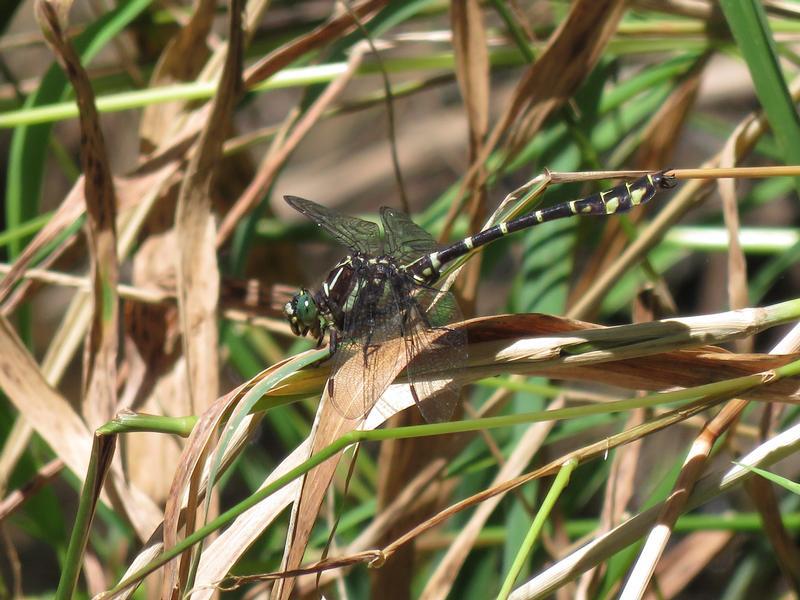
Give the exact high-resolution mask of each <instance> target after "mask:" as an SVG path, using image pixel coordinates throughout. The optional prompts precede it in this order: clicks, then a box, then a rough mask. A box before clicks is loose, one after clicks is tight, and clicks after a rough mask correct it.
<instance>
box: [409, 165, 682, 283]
mask: <svg viewBox="0 0 800 600" xmlns="http://www.w3.org/2000/svg"><path fill="white" fill-rule="evenodd" d="M674 185H675V178H674V177H672V176H668V175H666V171H659V172H657V173H651V174H649V175H645V176H644V177H640V178H639V179H636V180H635V181H631V182H626V183H621V184H619V185H618V186H616V187H613V188H611V189H610V190H606V191H604V192H598V193H596V194H592V195H591V196H587V197H586V198H581V199H580V200H571V201H569V202H562V203H561V204H556V205H555V206H550V207H548V208H543V209H542V210H536V211H534V212H531V213H528V214H526V215H523V216H521V217H519V218H517V219H513V220H511V221H506V222H504V223H499V224H498V225H495V226H494V227H490V228H489V229H486V230H484V231H481V232H480V233H476V234H475V235H473V236H471V237H467V238H464V239H463V240H461V241H460V242H456V243H454V244H451V245H449V246H447V247H445V248H443V249H442V250H439V251H438V252H433V253H431V254H428V255H427V256H425V257H423V258H421V259H420V260H418V261H416V262H415V263H413V264H412V265H409V267H410V268H409V270H410V271H412V272H413V274H414V275H415V276H416V277H417V278H418V279H420V280H421V281H425V282H433V281H435V280H436V279H438V277H439V271H440V269H441V267H442V266H444V265H446V264H447V263H449V262H450V261H452V260H454V259H456V258H458V257H460V256H463V255H464V254H466V253H467V252H469V251H470V250H472V249H474V248H479V247H481V246H484V245H486V244H488V243H490V242H493V241H494V240H496V239H499V238H501V237H503V236H505V235H508V234H509V233H513V232H515V231H519V230H521V229H526V228H528V227H533V226H535V225H538V224H540V223H545V222H547V221H554V220H556V219H563V218H565V217H572V216H574V215H613V214H616V213H624V212H628V211H629V210H631V209H633V208H635V207H637V206H639V205H641V204H644V203H645V202H648V201H649V200H650V199H652V198H653V196H655V195H656V192H658V190H659V189H668V188H671V187H674Z"/></svg>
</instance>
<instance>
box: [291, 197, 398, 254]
mask: <svg viewBox="0 0 800 600" xmlns="http://www.w3.org/2000/svg"><path fill="white" fill-rule="evenodd" d="M283 198H284V200H286V202H287V203H288V204H289V206H291V207H292V208H293V209H295V210H296V211H298V212H300V213H303V214H304V215H305V216H307V217H308V218H309V219H311V220H312V221H314V222H315V223H316V224H317V225H319V226H320V227H322V228H323V229H324V230H325V231H327V232H328V233H330V234H331V235H332V236H333V237H335V238H336V239H337V240H339V242H341V243H342V244H344V245H345V246H347V247H348V248H350V249H351V250H355V251H357V252H361V253H362V254H366V255H368V256H379V255H381V254H383V243H382V242H381V234H380V228H379V227H378V226H377V225H376V224H375V223H370V222H369V221H365V220H363V219H359V218H357V217H351V216H349V215H343V214H342V213H340V212H337V211H335V210H331V209H330V208H327V207H325V206H322V205H321V204H317V203H316V202H312V201H311V200H306V199H305V198H300V197H299V196H284V197H283Z"/></svg>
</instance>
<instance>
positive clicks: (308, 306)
mask: <svg viewBox="0 0 800 600" xmlns="http://www.w3.org/2000/svg"><path fill="white" fill-rule="evenodd" d="M294 306H295V310H296V311H297V320H298V321H300V322H301V323H302V324H303V325H305V326H306V327H311V326H312V325H314V323H316V322H317V320H318V319H319V309H318V308H317V303H316V302H314V298H313V297H312V296H311V294H309V293H308V292H307V291H305V290H303V291H301V292H300V293H299V294H297V295H296V296H295V298H294Z"/></svg>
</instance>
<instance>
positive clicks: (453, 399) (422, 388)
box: [403, 287, 467, 423]
mask: <svg viewBox="0 0 800 600" xmlns="http://www.w3.org/2000/svg"><path fill="white" fill-rule="evenodd" d="M459 320H461V311H460V310H459V309H458V304H457V303H456V300H455V298H454V297H453V295H452V294H451V293H449V292H441V291H439V290H436V289H433V288H424V287H420V288H417V290H416V291H415V293H414V301H413V303H411V304H410V305H409V306H408V308H407V309H406V311H405V315H404V321H403V322H404V325H403V329H404V337H405V345H406V354H407V360H408V367H407V372H408V379H409V385H410V387H411V393H412V395H413V397H414V401H415V402H416V403H417V406H418V407H419V410H420V412H421V413H422V416H423V417H425V420H426V421H428V422H429V423H440V422H444V421H449V420H450V418H451V417H452V416H453V412H454V411H455V408H456V406H457V404H458V400H459V386H458V379H459V375H460V374H461V372H462V371H463V369H464V367H465V366H466V362H467V343H466V342H467V340H466V334H465V333H464V331H463V330H461V329H456V328H453V327H449V326H448V324H450V323H453V322H454V321H459Z"/></svg>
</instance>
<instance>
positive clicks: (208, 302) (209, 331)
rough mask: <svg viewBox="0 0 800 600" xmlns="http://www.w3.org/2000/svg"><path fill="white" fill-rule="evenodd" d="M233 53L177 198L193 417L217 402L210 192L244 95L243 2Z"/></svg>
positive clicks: (234, 17)
mask: <svg viewBox="0 0 800 600" xmlns="http://www.w3.org/2000/svg"><path fill="white" fill-rule="evenodd" d="M229 38H230V39H229V50H228V57H227V59H226V63H225V68H224V70H223V74H222V80H221V81H220V84H219V88H218V90H217V95H216V96H215V98H214V100H213V102H212V109H211V114H210V115H209V118H208V119H207V121H206V127H205V129H204V130H203V132H202V134H201V136H200V139H199V140H198V149H197V152H196V153H195V154H194V156H193V157H192V160H191V162H190V164H189V166H188V167H187V172H186V176H185V177H184V179H183V183H182V185H181V190H180V193H179V197H178V206H177V210H176V215H175V227H176V231H177V235H178V250H179V259H178V308H179V313H180V319H181V330H182V332H183V342H184V354H185V356H186V360H187V369H188V383H189V388H190V392H191V396H192V402H193V409H194V412H197V413H199V412H202V410H203V409H204V408H205V407H207V406H209V405H210V403H211V402H212V401H213V400H214V399H215V398H216V397H217V393H216V391H217V369H218V368H219V367H218V360H217V331H216V308H217V300H218V298H219V269H218V267H217V258H216V250H215V247H214V216H213V214H212V212H211V208H212V207H211V188H212V178H213V176H214V173H215V167H216V165H217V164H218V162H219V159H220V157H221V155H222V144H223V142H224V136H225V133H226V131H227V130H228V124H229V122H230V118H231V113H232V110H233V106H234V103H235V102H236V100H237V99H238V97H239V94H240V91H241V68H242V62H241V61H242V58H241V52H242V46H241V44H242V31H241V2H239V1H237V2H234V3H233V4H232V6H231V12H230V28H229Z"/></svg>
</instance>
